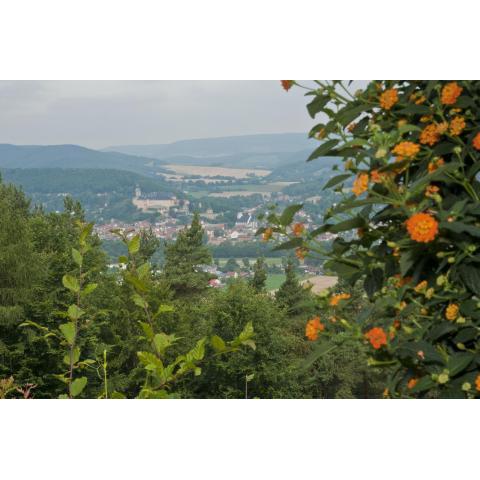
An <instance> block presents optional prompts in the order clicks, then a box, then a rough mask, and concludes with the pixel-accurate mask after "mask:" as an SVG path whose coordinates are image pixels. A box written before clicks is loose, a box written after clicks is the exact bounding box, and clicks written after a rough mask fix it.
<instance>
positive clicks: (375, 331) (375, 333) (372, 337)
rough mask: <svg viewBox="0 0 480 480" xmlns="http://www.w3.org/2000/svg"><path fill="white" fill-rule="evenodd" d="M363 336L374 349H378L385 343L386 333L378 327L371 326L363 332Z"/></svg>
mask: <svg viewBox="0 0 480 480" xmlns="http://www.w3.org/2000/svg"><path fill="white" fill-rule="evenodd" d="M365 338H366V339H367V340H368V341H369V342H370V344H371V345H372V347H373V348H374V349H375V350H378V349H380V348H381V347H382V346H383V345H387V334H386V333H385V330H384V329H383V328H380V327H373V328H372V329H371V330H369V331H368V332H367V333H365Z"/></svg>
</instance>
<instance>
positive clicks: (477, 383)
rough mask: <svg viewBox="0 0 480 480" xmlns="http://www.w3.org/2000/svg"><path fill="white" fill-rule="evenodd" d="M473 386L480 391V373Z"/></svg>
mask: <svg viewBox="0 0 480 480" xmlns="http://www.w3.org/2000/svg"><path fill="white" fill-rule="evenodd" d="M475 388H476V389H477V390H478V391H479V392H480V375H478V377H477V378H476V379H475Z"/></svg>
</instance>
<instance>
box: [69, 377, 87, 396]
mask: <svg viewBox="0 0 480 480" xmlns="http://www.w3.org/2000/svg"><path fill="white" fill-rule="evenodd" d="M86 385H87V377H80V378H76V379H75V380H74V381H73V382H72V383H71V384H70V395H71V396H72V397H77V396H78V395H80V394H81V393H82V391H83V389H84V388H85V387H86Z"/></svg>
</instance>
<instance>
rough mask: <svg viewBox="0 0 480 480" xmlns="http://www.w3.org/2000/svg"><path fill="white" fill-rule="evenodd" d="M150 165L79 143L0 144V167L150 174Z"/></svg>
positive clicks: (148, 161)
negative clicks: (109, 169)
mask: <svg viewBox="0 0 480 480" xmlns="http://www.w3.org/2000/svg"><path fill="white" fill-rule="evenodd" d="M155 163H156V164H158V163H160V162H158V161H156V162H155ZM151 165H152V159H150V158H145V157H135V156H132V155H126V154H124V153H118V152H101V151H97V150H92V149H89V148H85V147H80V146H78V145H10V144H0V168H55V167H60V168H93V169H97V168H100V169H106V168H112V169H117V170H129V171H134V172H139V173H149V172H150V170H151V168H150V166H151Z"/></svg>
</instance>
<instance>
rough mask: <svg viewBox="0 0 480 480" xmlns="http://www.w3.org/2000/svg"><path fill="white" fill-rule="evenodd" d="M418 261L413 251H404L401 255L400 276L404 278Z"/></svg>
mask: <svg viewBox="0 0 480 480" xmlns="http://www.w3.org/2000/svg"><path fill="white" fill-rule="evenodd" d="M416 261H417V259H416V255H415V252H414V251H413V250H406V251H403V252H402V254H401V255H400V274H401V275H402V277H404V276H405V275H406V274H407V273H408V271H409V270H410V269H411V268H412V267H413V266H414V265H415V262H416Z"/></svg>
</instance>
